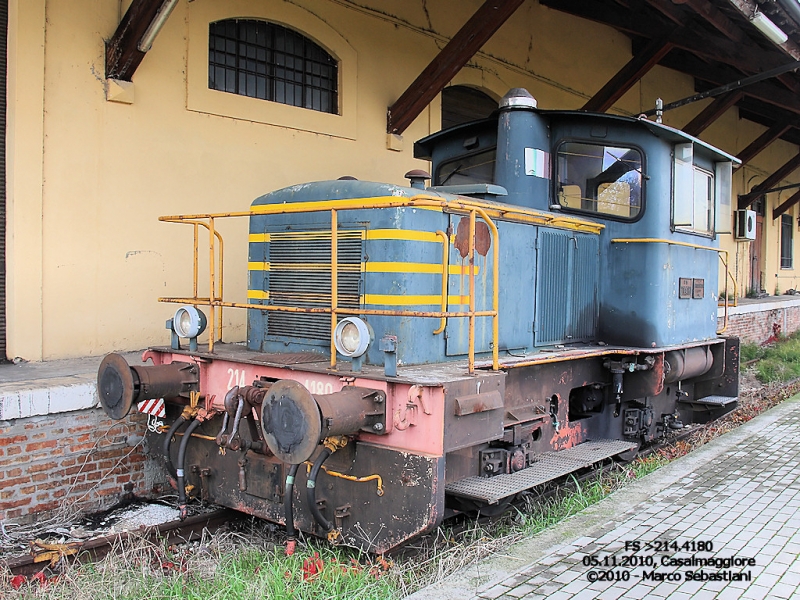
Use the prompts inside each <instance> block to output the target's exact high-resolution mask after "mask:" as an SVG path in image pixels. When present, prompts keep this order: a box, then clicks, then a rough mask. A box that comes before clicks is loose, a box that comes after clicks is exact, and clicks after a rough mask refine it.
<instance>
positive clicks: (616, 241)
mask: <svg viewBox="0 0 800 600" xmlns="http://www.w3.org/2000/svg"><path fill="white" fill-rule="evenodd" d="M611 243H612V244H669V245H670V246H684V247H687V248H694V249H696V250H710V251H712V252H716V253H717V256H719V259H720V261H722V265H723V266H724V267H725V288H724V289H723V292H722V293H723V295H724V296H725V303H724V306H725V311H724V317H723V321H722V323H723V325H722V329H718V330H717V335H719V334H721V333H724V332H725V330H726V329H727V328H728V279H731V280H732V281H733V296H734V306H735V305H736V304H735V302H736V295H737V289H736V279H734V278H733V276H732V275H731V272H730V269H729V268H728V251H727V250H723V249H722V248H714V247H713V246H702V245H700V244H691V243H689V242H678V241H676V240H667V239H664V238H615V239H612V240H611ZM723 256H724V258H723Z"/></svg>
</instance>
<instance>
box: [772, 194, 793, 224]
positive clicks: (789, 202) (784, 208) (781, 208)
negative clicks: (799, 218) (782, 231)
mask: <svg viewBox="0 0 800 600" xmlns="http://www.w3.org/2000/svg"><path fill="white" fill-rule="evenodd" d="M798 202H800V192H795V193H794V194H792V195H791V196H790V197H789V199H788V200H786V201H785V202H784V203H783V204H781V205H780V206H777V207H775V208H773V209H772V220H773V221H774V220H775V219H777V218H778V217H780V216H781V215H782V214H783V213H785V212H786V211H787V210H789V209H790V208H792V207H793V206H794V205H795V204H797V203H798Z"/></svg>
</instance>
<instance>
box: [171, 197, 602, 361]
mask: <svg viewBox="0 0 800 600" xmlns="http://www.w3.org/2000/svg"><path fill="white" fill-rule="evenodd" d="M404 207H420V208H432V209H439V210H442V211H446V212H453V213H457V214H463V215H467V216H469V250H468V257H469V267H468V268H469V301H468V306H469V309H468V310H466V311H448V310H447V278H448V275H449V264H448V257H449V251H450V240H449V238H448V236H447V235H446V234H445V233H444V232H442V231H437V232H436V233H435V235H436V236H438V237H439V238H441V240H442V245H443V249H442V264H441V273H442V286H441V300H440V306H439V310H438V311H412V310H388V309H368V308H342V307H340V306H339V305H338V303H339V298H338V271H339V263H338V239H339V229H338V213H339V211H347V210H364V209H382V208H404ZM322 211H328V212H330V215H331V217H330V218H331V220H330V223H331V225H330V235H331V264H330V276H331V295H330V306H327V307H313V308H311V307H298V306H283V305H276V304H270V305H254V304H244V303H237V302H226V301H224V300H223V286H222V264H223V248H224V246H223V241H222V236H221V235H220V233H219V232H218V231H217V229H216V220H218V219H222V218H228V217H251V216H253V215H278V214H293V213H306V212H322ZM478 218H480V219H481V220H482V221H484V222H485V223H486V225H487V226H488V228H489V229H490V230H491V236H492V241H493V243H492V244H491V247H492V249H493V251H492V264H493V268H494V272H495V276H494V277H493V278H492V280H493V282H492V308H491V310H476V294H475V226H476V220H477V219H478ZM496 218H502V219H504V220H508V221H513V222H519V223H527V224H532V225H549V226H553V227H560V228H565V229H571V230H575V231H586V232H592V233H599V232H600V230H602V229H603V225H601V224H598V223H594V222H592V221H584V220H582V219H575V218H572V217H564V216H561V215H550V214H547V213H542V212H539V211H535V210H530V209H526V208H522V207H510V206H502V207H499V206H497V205H493V204H490V203H486V202H481V201H476V200H469V199H458V200H449V199H444V198H441V197H436V196H427V195H419V196H413V197H411V198H398V197H383V198H381V197H378V198H358V199H349V200H321V201H315V202H297V203H293V204H264V205H259V206H255V207H253V208H252V209H251V210H250V211H247V212H227V213H213V214H212V213H207V214H193V215H172V216H164V217H160V218H159V220H160V221H164V222H171V223H183V224H189V225H192V226H193V227H194V230H195V235H194V269H193V296H191V297H162V298H159V301H160V302H171V303H180V304H192V305H201V306H208V307H209V313H210V314H209V320H208V321H209V338H208V350H209V352H213V351H214V343H215V341H218V340H219V341H221V340H222V311H223V309H224V308H244V309H257V310H263V311H280V312H294V313H307V314H313V313H317V314H319V313H322V314H330V315H331V328H330V335H331V347H330V352H331V368H332V369H335V368H336V348H335V345H334V331H335V329H336V325H337V322H338V317H339V316H340V315H374V316H399V317H433V318H439V319H440V325H439V327H438V328H437V329H436V330H435V331H434V332H433V333H434V334H436V335H438V334H440V333H442V332H443V331H444V325H445V322H446V319H448V318H467V319H468V320H469V338H468V368H469V372H470V373H474V372H475V319H476V318H478V317H491V318H492V368H493V369H494V370H499V369H500V360H499V298H500V287H499V270H500V269H499V265H500V250H499V247H500V240H499V232H498V230H497V227H496V225H495V223H494V221H493V219H496ZM200 226H202V227H205V228H206V229H207V230H208V232H209V237H208V239H209V282H208V285H209V290H210V292H209V296H208V297H200V296H198V289H199V285H198V281H199V271H200V269H199V264H200V263H199V254H200V253H199V244H200V242H199V235H198V227H200ZM217 241H218V242H219V245H218V247H217ZM217 256H218V257H219V258H218V263H217ZM217 270H218V271H219V277H217V274H216V273H217ZM215 290H216V292H215Z"/></svg>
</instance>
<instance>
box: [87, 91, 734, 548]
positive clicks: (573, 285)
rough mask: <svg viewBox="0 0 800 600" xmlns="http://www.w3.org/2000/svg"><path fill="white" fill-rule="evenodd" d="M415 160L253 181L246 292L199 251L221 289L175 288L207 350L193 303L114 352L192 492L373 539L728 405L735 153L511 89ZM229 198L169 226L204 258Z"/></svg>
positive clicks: (490, 501) (102, 379)
mask: <svg viewBox="0 0 800 600" xmlns="http://www.w3.org/2000/svg"><path fill="white" fill-rule="evenodd" d="M415 154H416V156H417V157H419V158H424V159H429V160H430V161H431V165H432V170H433V174H432V176H430V175H427V174H424V173H422V172H411V173H409V174H408V175H407V176H408V177H409V178H410V179H411V184H410V186H399V185H391V184H383V183H372V182H365V181H356V180H353V179H352V178H343V179H342V180H336V181H323V182H316V183H307V184H301V185H295V186H291V187H288V188H285V189H282V190H278V191H275V192H271V193H269V194H266V195H264V196H261V197H260V198H258V199H256V200H255V201H254V202H253V204H252V206H251V209H250V211H249V213H248V214H247V216H248V217H249V219H250V229H249V259H248V273H249V275H248V291H247V297H248V300H247V304H242V305H237V304H235V303H226V302H224V301H223V300H222V298H221V292H220V294H219V295H217V293H216V291H215V290H216V288H215V284H214V279H213V273H214V270H213V267H212V268H211V273H212V278H211V283H210V288H211V290H212V291H211V293H210V294H209V296H210V297H208V298H200V297H198V293H197V284H196V283H195V294H194V296H193V297H191V298H188V299H187V298H184V299H167V300H168V301H178V300H182V301H183V302H186V303H188V304H193V305H199V304H206V305H208V306H209V308H210V310H211V315H210V317H209V319H208V324H209V325H210V326H211V328H212V329H211V333H210V337H209V347H208V350H205V349H201V348H200V347H199V346H198V345H197V337H198V336H199V335H200V334H201V333H202V329H203V327H204V326H205V322H206V320H205V317H204V316H203V315H202V314H200V313H199V311H197V309H196V308H192V307H185V308H181V309H179V310H178V312H177V313H176V315H175V318H174V319H173V320H172V321H170V322H169V324H170V327H171V328H172V331H173V333H172V344H171V346H170V347H165V348H154V349H151V350H149V351H148V353H147V354H146V356H147V358H150V359H152V360H153V362H154V363H155V365H154V366H152V367H149V366H148V367H139V366H134V367H129V366H128V365H127V364H126V363H125V362H124V360H123V359H122V358H121V357H119V356H118V355H109V357H107V358H106V359H105V360H104V362H103V365H101V368H100V373H99V375H98V386H99V390H100V398H101V402H102V404H103V407H104V409H105V410H106V412H107V413H108V414H109V415H111V416H112V417H114V418H121V417H122V416H124V415H125V414H127V412H128V411H129V410H130V407H131V406H132V405H133V404H134V403H135V402H138V401H141V400H144V399H146V398H153V397H165V399H167V405H168V419H171V420H172V425H171V427H170V428H169V431H160V432H154V433H151V434H149V435H150V436H151V437H153V438H156V440H158V443H154V444H151V447H154V448H159V449H161V453H162V455H163V456H164V458H165V460H166V464H167V468H168V469H169V470H171V469H173V464H174V462H175V457H176V456H177V460H178V464H175V465H174V471H172V473H173V475H174V476H175V477H176V485H177V487H178V491H179V495H180V504H181V506H182V507H183V509H184V510H185V507H186V503H187V491H186V490H194V493H195V494H198V495H200V496H201V497H202V498H203V499H206V500H209V501H212V502H216V503H219V504H223V505H227V506H232V507H235V508H237V509H239V510H242V511H245V512H248V513H250V514H254V515H257V516H260V517H262V518H266V519H269V520H272V521H275V522H278V523H283V524H284V525H285V526H286V529H287V533H288V537H289V539H290V540H293V539H294V537H295V535H296V529H300V530H302V531H305V532H309V533H312V534H315V535H320V536H327V537H328V538H329V539H332V540H333V539H335V540H339V541H343V542H344V543H347V544H352V545H358V546H362V547H365V548H367V549H369V550H371V551H375V552H383V551H385V550H388V549H390V548H392V547H395V546H397V545H399V544H401V543H403V542H404V541H406V540H408V539H409V538H411V537H413V536H415V535H418V534H419V533H421V532H425V531H429V530H430V529H431V528H433V527H435V526H436V525H438V524H439V523H440V522H441V520H442V519H443V518H445V517H447V516H448V515H452V514H454V513H455V512H458V511H463V510H473V509H478V510H481V511H483V512H484V513H485V512H491V511H493V510H498V509H499V508H501V507H503V506H505V505H506V504H507V503H508V502H510V501H511V500H512V499H513V498H514V497H515V496H516V495H517V494H519V493H521V492H524V491H525V490H528V489H530V488H532V487H535V486H536V485H540V484H542V483H545V482H547V481H552V480H554V479H558V478H559V477H561V476H565V475H567V474H569V473H572V472H574V471H577V470H581V469H585V468H589V467H591V466H592V465H593V464H596V463H598V462H602V461H603V460H607V459H610V458H612V457H622V458H626V457H629V456H631V455H632V454H633V453H635V452H636V450H637V449H638V447H639V446H640V445H641V444H643V443H648V442H652V441H653V440H656V439H660V438H663V437H665V436H667V435H669V433H670V432H671V431H673V430H678V429H683V428H684V427H688V426H690V425H691V424H693V423H703V422H706V421H708V420H710V419H713V418H716V417H718V416H720V415H722V414H725V413H726V412H728V411H730V410H731V409H732V408H733V407H735V405H736V400H737V396H738V364H739V363H738V340H737V339H735V338H726V337H721V336H720V333H719V332H718V318H717V312H718V304H719V302H720V301H721V298H720V295H719V291H720V289H721V288H724V287H725V283H726V282H725V281H720V280H719V273H720V272H721V271H722V272H724V273H726V274H727V271H726V269H721V268H720V264H722V265H723V266H726V262H725V253H724V252H723V251H721V250H720V249H719V243H718V239H717V235H718V231H719V230H720V229H721V228H720V226H719V223H720V222H722V221H723V220H727V219H728V217H729V207H730V193H731V190H730V188H731V172H732V165H733V163H734V162H735V161H736V159H735V158H734V157H732V156H729V155H727V154H725V153H724V152H721V151H719V150H717V149H715V148H713V147H711V146H709V145H708V144H705V143H703V142H701V141H700V140H697V139H695V138H692V137H691V136H688V135H686V134H684V133H682V132H680V131H676V130H674V129H671V128H669V127H666V126H663V125H661V124H658V123H653V122H651V121H647V120H645V119H633V118H627V117H618V116H611V115H597V114H588V113H581V112H566V111H540V110H538V109H537V108H536V107H535V102H534V101H533V99H532V98H531V97H530V95H529V94H527V92H525V91H524V90H512V91H511V92H509V94H507V95H506V97H504V99H503V100H502V101H501V104H500V108H499V110H498V111H497V112H496V113H495V114H494V115H493V116H492V117H490V118H488V119H485V120H482V121H479V122H475V123H469V124H465V125H461V126H458V127H454V128H452V129H449V130H446V131H442V132H439V133H437V134H434V135H432V136H429V137H427V138H425V139H423V140H421V141H419V142H417V144H416V146H415ZM427 178H431V179H432V181H431V185H430V186H429V187H426V186H425V184H424V181H425V180H426V179H427ZM222 216H228V215H205V216H204V215H192V216H187V217H169V218H165V219H166V220H173V221H180V220H184V221H186V222H188V223H190V224H192V225H193V226H194V227H195V229H197V227H198V224H199V223H200V222H201V220H202V219H203V218H205V219H207V226H208V228H209V231H210V239H211V240H212V250H213V240H214V236H215V235H217V232H216V231H215V230H214V224H213V223H214V219H215V218H219V217H222ZM723 228H724V227H723ZM196 239H197V236H195V240H196ZM195 243H197V242H195ZM195 256H197V252H195ZM212 256H213V255H212ZM720 258H722V259H723V260H722V262H720ZM195 260H197V259H195ZM196 270H197V263H196ZM725 296H727V294H725ZM227 306H241V307H242V308H245V309H246V310H247V315H248V319H247V345H246V347H242V346H239V345H235V344H223V343H218V342H221V333H220V331H219V329H216V330H215V329H214V325H215V323H217V319H218V318H219V314H220V313H219V312H216V311H221V310H222V308H223V307H227ZM219 322H220V323H221V320H220V321H219ZM723 329H724V327H723ZM181 338H189V339H190V346H189V348H188V349H185V348H182V347H181V342H180V340H181ZM178 411H180V415H178ZM184 423H189V425H186V429H185V431H184V432H183V435H180V432H181V429H182V428H183V427H184ZM164 433H166V436H164ZM178 439H180V448H176V446H178ZM156 440H153V441H156ZM215 446H216V447H219V449H220V450H222V451H220V452H215V451H214V447H215ZM302 464H307V465H308V468H307V469H300V468H299V467H300V465H302ZM296 481H297V482H302V481H305V486H306V494H305V497H303V495H302V494H300V493H299V490H298V488H297V487H296V486H295V482H296ZM319 482H322V483H324V485H322V484H320V483H319ZM187 484H189V487H187ZM373 485H377V489H374V488H373V487H372V486H373ZM387 515H392V518H391V522H387V521H386V516H387Z"/></svg>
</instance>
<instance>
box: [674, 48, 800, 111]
mask: <svg viewBox="0 0 800 600" xmlns="http://www.w3.org/2000/svg"><path fill="white" fill-rule="evenodd" d="M659 64H661V66H663V67H667V68H669V69H674V70H676V71H680V72H682V73H686V74H687V75H691V76H692V77H694V78H695V79H699V80H702V81H705V82H708V83H709V84H712V85H709V86H707V87H706V88H703V87H702V86H698V91H705V89H709V88H711V87H716V86H718V85H725V84H726V83H730V82H732V81H737V80H739V79H742V74H741V73H740V72H739V71H736V70H735V69H731V68H727V67H720V66H711V65H709V64H707V63H704V62H703V61H701V60H700V59H698V58H697V57H696V56H693V55H692V54H690V53H687V52H685V51H682V50H676V51H674V52H672V53H670V54H669V55H668V56H665V57H664V59H663V60H661V62H660V63H659ZM742 91H743V92H744V94H745V96H748V97H750V98H754V99H756V100H759V101H761V102H765V103H767V104H770V105H772V106H776V107H779V108H783V109H786V110H789V111H791V112H795V113H798V114H800V98H798V97H797V95H795V94H793V93H791V92H790V91H788V90H786V89H784V88H783V87H780V86H777V85H773V84H770V83H768V82H766V81H762V82H760V83H754V84H752V85H748V86H747V87H744V88H742Z"/></svg>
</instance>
